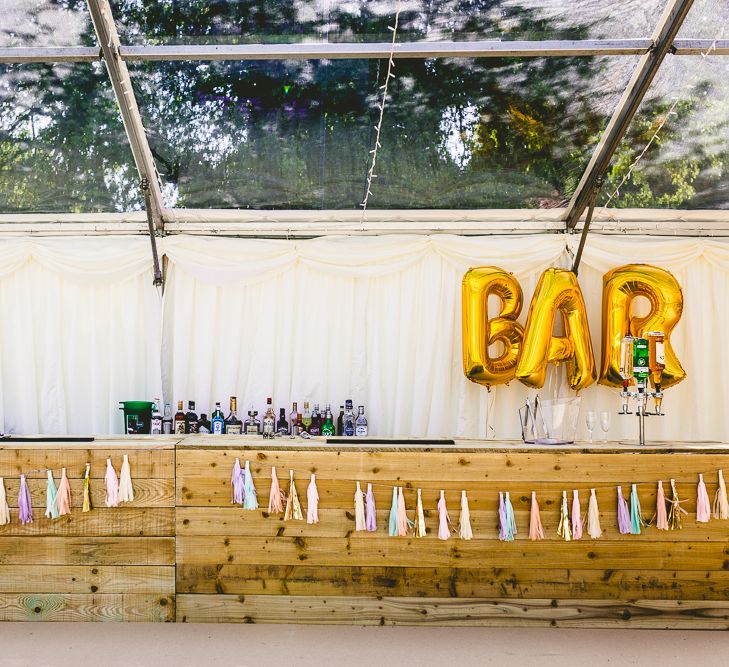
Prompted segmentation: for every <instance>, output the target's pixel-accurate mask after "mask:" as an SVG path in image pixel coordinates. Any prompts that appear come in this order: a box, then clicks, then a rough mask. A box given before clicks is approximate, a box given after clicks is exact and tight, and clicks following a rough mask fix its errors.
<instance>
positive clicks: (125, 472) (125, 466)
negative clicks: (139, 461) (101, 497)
mask: <svg viewBox="0 0 729 667" xmlns="http://www.w3.org/2000/svg"><path fill="white" fill-rule="evenodd" d="M119 500H120V501H121V502H123V503H130V502H132V500H134V485H133V484H132V469H131V467H130V466H129V456H127V455H126V454H124V458H123V459H122V467H121V475H120V476H119Z"/></svg>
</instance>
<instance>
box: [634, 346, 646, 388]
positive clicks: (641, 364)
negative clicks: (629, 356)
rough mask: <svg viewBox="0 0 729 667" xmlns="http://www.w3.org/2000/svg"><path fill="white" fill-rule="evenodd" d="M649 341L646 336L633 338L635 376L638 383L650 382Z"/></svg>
mask: <svg viewBox="0 0 729 667" xmlns="http://www.w3.org/2000/svg"><path fill="white" fill-rule="evenodd" d="M648 374H649V368H648V341H647V340H646V339H645V338H634V339H633V377H634V378H635V381H636V382H637V383H638V385H643V386H644V387H645V385H646V384H647V383H648Z"/></svg>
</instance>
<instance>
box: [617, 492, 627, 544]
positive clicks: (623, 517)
mask: <svg viewBox="0 0 729 667" xmlns="http://www.w3.org/2000/svg"><path fill="white" fill-rule="evenodd" d="M618 530H619V531H620V534H621V535H627V534H628V533H630V511H629V510H628V503H627V502H625V498H623V489H622V488H621V487H618Z"/></svg>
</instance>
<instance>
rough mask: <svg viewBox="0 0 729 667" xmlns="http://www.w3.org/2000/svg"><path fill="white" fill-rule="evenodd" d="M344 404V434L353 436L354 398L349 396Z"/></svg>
mask: <svg viewBox="0 0 729 667" xmlns="http://www.w3.org/2000/svg"><path fill="white" fill-rule="evenodd" d="M344 404H345V408H344V416H343V417H342V422H343V423H344V435H345V436H347V437H351V436H353V435H354V412H353V411H352V399H351V398H348V399H347V400H346V401H345V402H344Z"/></svg>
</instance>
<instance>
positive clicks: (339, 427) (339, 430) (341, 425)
mask: <svg viewBox="0 0 729 667" xmlns="http://www.w3.org/2000/svg"><path fill="white" fill-rule="evenodd" d="M337 435H344V406H343V405H340V406H339V417H337Z"/></svg>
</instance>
